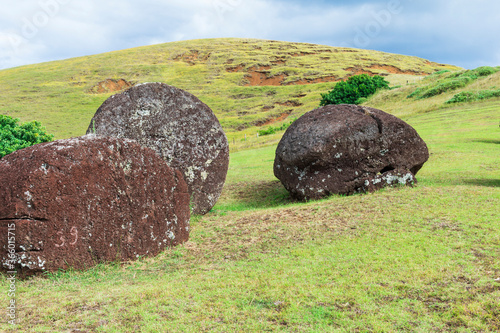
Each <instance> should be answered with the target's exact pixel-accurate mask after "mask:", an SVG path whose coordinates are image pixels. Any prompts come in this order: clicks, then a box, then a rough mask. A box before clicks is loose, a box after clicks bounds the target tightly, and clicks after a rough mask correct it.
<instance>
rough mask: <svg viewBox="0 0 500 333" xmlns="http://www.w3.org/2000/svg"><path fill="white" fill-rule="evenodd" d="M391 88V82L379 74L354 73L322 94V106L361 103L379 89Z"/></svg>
mask: <svg viewBox="0 0 500 333" xmlns="http://www.w3.org/2000/svg"><path fill="white" fill-rule="evenodd" d="M387 88H389V82H387V81H386V80H385V79H384V78H383V77H381V76H379V75H374V76H369V75H368V74H360V75H354V76H351V77H350V78H348V79H347V80H346V81H342V82H339V83H337V84H336V85H335V87H333V89H332V90H331V91H329V92H328V93H327V94H321V102H320V103H319V105H320V106H325V105H329V104H361V103H362V102H364V101H366V98H367V97H369V96H371V95H373V94H375V92H377V90H380V89H387Z"/></svg>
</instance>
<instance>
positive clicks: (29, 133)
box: [0, 114, 54, 158]
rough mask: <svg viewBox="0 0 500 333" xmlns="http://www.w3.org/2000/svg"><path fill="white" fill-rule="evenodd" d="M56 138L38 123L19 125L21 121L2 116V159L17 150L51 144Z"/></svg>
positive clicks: (0, 143)
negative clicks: (43, 143) (40, 144)
mask: <svg viewBox="0 0 500 333" xmlns="http://www.w3.org/2000/svg"><path fill="white" fill-rule="evenodd" d="M53 139H54V136H53V135H51V134H47V133H46V131H45V127H43V126H42V124H40V123H39V122H38V121H30V122H27V123H24V124H19V119H14V118H12V117H9V116H5V115H1V114H0V158H2V157H4V156H5V155H7V154H10V153H12V152H15V151H16V150H19V149H23V148H26V147H30V146H33V145H35V144H37V143H42V142H49V141H52V140H53Z"/></svg>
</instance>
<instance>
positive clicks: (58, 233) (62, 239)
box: [54, 227, 78, 247]
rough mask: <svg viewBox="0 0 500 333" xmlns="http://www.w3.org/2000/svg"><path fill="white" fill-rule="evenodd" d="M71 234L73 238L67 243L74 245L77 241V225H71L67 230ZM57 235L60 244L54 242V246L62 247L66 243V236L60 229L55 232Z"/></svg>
mask: <svg viewBox="0 0 500 333" xmlns="http://www.w3.org/2000/svg"><path fill="white" fill-rule="evenodd" d="M69 233H70V234H71V236H73V237H74V240H73V241H72V242H70V243H69V245H75V244H76V242H78V228H77V227H72V228H71V230H70V231H69ZM57 235H59V236H60V237H59V240H60V241H61V244H54V245H55V246H56V247H63V246H64V245H66V238H65V237H64V232H63V231H62V230H60V231H58V232H57Z"/></svg>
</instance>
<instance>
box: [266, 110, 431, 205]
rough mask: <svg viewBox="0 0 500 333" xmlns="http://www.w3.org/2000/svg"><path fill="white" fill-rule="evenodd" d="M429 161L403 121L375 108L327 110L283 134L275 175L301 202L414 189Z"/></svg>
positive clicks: (308, 115)
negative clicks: (393, 187) (396, 188)
mask: <svg viewBox="0 0 500 333" xmlns="http://www.w3.org/2000/svg"><path fill="white" fill-rule="evenodd" d="M428 158H429V152H428V150H427V145H426V144H425V142H424V141H423V140H422V139H421V138H420V136H419V135H418V133H417V132H416V131H415V129H413V128H412V127H411V126H410V125H408V124H407V123H405V122H404V121H402V120H400V119H398V118H396V117H394V116H392V115H390V114H388V113H385V112H383V111H381V110H377V109H374V108H369V107H364V106H358V105H347V104H342V105H327V106H324V107H321V108H318V109H315V110H313V111H310V112H308V113H306V114H305V115H303V116H302V117H300V118H299V119H298V120H297V121H295V122H294V123H293V124H292V125H291V126H290V127H289V128H288V129H287V131H286V132H285V134H284V135H283V138H282V139H281V141H280V143H279V144H278V147H277V149H276V158H275V160H274V175H275V176H276V177H277V178H278V179H279V180H281V183H282V184H283V185H284V186H285V188H286V189H287V190H288V191H289V192H290V194H291V195H292V196H293V197H295V198H296V199H299V200H309V199H319V198H322V197H325V196H328V195H330V194H352V193H356V192H365V191H374V190H377V189H380V188H382V187H384V186H391V185H395V184H402V185H411V184H413V183H415V182H416V179H415V175H416V173H417V172H418V171H419V170H420V168H421V167H422V166H423V164H424V163H425V162H426V161H427V159H428Z"/></svg>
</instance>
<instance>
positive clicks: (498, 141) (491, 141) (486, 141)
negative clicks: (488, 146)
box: [472, 140, 500, 145]
mask: <svg viewBox="0 0 500 333" xmlns="http://www.w3.org/2000/svg"><path fill="white" fill-rule="evenodd" d="M472 142H478V143H493V144H497V145H498V144H500V140H472Z"/></svg>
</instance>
